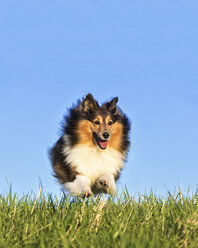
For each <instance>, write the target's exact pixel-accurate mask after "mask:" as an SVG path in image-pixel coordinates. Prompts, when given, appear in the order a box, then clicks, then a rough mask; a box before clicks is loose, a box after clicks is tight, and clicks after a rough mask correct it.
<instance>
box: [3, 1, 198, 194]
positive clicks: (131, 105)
mask: <svg viewBox="0 0 198 248" xmlns="http://www.w3.org/2000/svg"><path fill="white" fill-rule="evenodd" d="M197 13H198V2H197V1H195V0H194V1H193V0H188V1H186V0H185V1H184V0H180V1H179V0H174V1H172V0H160V1H157V0H156V1H154V0H150V1H146V0H108V1H106V0H84V1H81V0H75V1H74V0H56V1H55V0H31V1H30V0H28V1H27V0H24V1H10V0H6V1H0V113H1V115H0V118H1V121H0V169H1V173H0V185H1V186H0V193H5V192H7V191H8V189H9V186H8V185H7V182H6V179H7V180H8V182H9V183H12V187H13V191H15V192H17V193H18V194H19V195H20V194H23V193H24V192H31V191H33V192H35V193H37V192H38V184H39V179H40V180H41V181H42V184H43V190H44V192H49V193H51V192H52V193H54V194H59V192H60V189H59V185H58V184H57V183H56V181H55V179H54V178H53V177H52V176H51V172H52V170H51V166H50V162H49V159H48V149H49V148H50V147H51V146H52V145H53V144H54V142H55V141H56V140H57V138H58V137H59V135H60V131H59V130H60V128H59V127H60V122H61V120H62V116H63V114H65V112H66V110H67V108H68V107H70V106H71V104H72V103H75V102H76V100H77V99H78V98H81V97H82V96H84V95H85V94H86V93H89V92H91V93H92V94H93V95H94V96H95V98H97V99H98V100H99V101H100V102H103V101H104V100H107V99H109V98H111V97H114V96H118V97H119V106H120V107H121V108H122V109H123V110H124V112H125V113H126V114H127V115H128V116H129V118H130V120H131V122H132V131H131V143H132V146H131V149H130V153H129V156H128V162H127V163H126V166H125V169H124V171H123V173H122V176H121V179H120V181H119V183H118V187H119V190H120V191H121V189H122V187H124V186H125V185H126V187H127V188H128V190H129V192H130V193H132V194H135V193H137V192H140V193H144V192H145V190H146V191H147V192H149V190H150V189H151V188H153V190H154V191H156V192H157V193H158V194H162V195H164V194H166V193H167V191H168V190H170V191H172V192H173V191H174V189H175V187H176V186H178V185H180V186H181V187H182V188H183V190H184V191H187V188H188V186H189V187H190V189H191V191H194V190H195V188H196V185H197V182H198V180H197V179H198V176H197V175H198V29H197V27H198V15H197Z"/></svg>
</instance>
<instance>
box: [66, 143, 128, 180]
mask: <svg viewBox="0 0 198 248" xmlns="http://www.w3.org/2000/svg"><path fill="white" fill-rule="evenodd" d="M65 153H66V155H67V158H66V162H67V163H69V164H70V166H71V167H74V166H75V168H76V169H77V171H78V172H80V173H82V174H83V175H86V176H88V177H89V178H90V180H91V182H92V183H94V182H95V180H96V179H97V178H98V177H99V176H100V175H102V174H108V173H110V174H113V175H115V174H116V173H117V172H119V171H120V169H121V168H122V167H123V161H124V156H123V155H122V154H121V153H120V152H118V151H116V150H115V149H112V148H107V149H106V150H99V149H98V148H97V147H96V148H95V147H85V146H80V147H75V148H72V149H67V150H66V151H65Z"/></svg>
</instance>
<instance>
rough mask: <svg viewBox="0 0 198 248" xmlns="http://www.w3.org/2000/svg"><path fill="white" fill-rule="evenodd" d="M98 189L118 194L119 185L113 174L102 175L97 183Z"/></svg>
mask: <svg viewBox="0 0 198 248" xmlns="http://www.w3.org/2000/svg"><path fill="white" fill-rule="evenodd" d="M95 187H96V189H97V190H98V191H99V192H100V191H101V192H102V191H105V192H106V193H107V194H111V195H116V193H117V187H116V183H115V179H114V176H113V175H112V174H103V175H101V176H100V177H99V178H98V179H97V180H96V183H95Z"/></svg>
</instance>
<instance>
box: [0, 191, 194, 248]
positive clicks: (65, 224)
mask: <svg viewBox="0 0 198 248" xmlns="http://www.w3.org/2000/svg"><path fill="white" fill-rule="evenodd" d="M197 196H198V191H197V192H196V193H195V194H193V195H192V196H191V197H190V196H183V195H182V193H181V192H180V191H179V192H178V194H177V195H171V194H169V196H168V197H167V198H166V199H162V198H160V197H156V196H155V195H154V194H153V193H150V194H149V195H145V196H139V198H138V199H135V198H134V197H132V196H130V195H129V194H128V192H127V191H125V192H123V193H122V195H121V196H120V197H119V198H115V199H113V198H109V199H108V200H106V201H105V200H104V199H103V197H96V198H93V199H88V200H84V199H81V198H77V199H70V198H68V197H66V196H63V197H62V198H61V199H57V197H52V196H51V195H47V196H45V195H43V194H41V192H39V194H38V195H37V196H35V197H32V196H31V195H25V196H24V197H22V198H21V199H18V198H17V197H16V194H11V192H10V193H8V194H7V195H5V196H3V195H0V247H6V248H10V247H45V248H46V247H50V248H51V247H94V248H95V247H104V248H105V247H113V248H114V247H145V248H149V247H153V248H154V247H156V248H162V247H171V248H174V247H188V248H191V247H192V248H195V247H198V198H197Z"/></svg>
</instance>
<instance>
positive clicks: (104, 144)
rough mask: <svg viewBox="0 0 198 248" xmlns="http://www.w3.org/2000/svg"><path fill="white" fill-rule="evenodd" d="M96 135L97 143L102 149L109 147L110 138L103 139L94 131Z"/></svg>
mask: <svg viewBox="0 0 198 248" xmlns="http://www.w3.org/2000/svg"><path fill="white" fill-rule="evenodd" d="M94 137H95V140H96V143H97V144H98V146H99V147H100V149H102V150H105V149H107V145H108V140H103V139H101V138H100V137H98V135H97V134H96V133H94Z"/></svg>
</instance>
